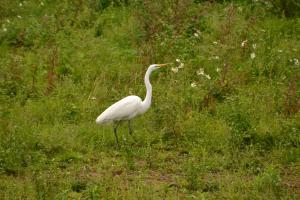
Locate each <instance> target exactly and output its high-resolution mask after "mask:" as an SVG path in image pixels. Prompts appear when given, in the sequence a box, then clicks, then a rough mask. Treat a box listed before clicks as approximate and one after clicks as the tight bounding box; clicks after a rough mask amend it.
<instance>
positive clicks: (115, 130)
mask: <svg viewBox="0 0 300 200" xmlns="http://www.w3.org/2000/svg"><path fill="white" fill-rule="evenodd" d="M118 126H119V124H118V123H116V124H115V126H114V134H115V137H116V141H117V144H118V146H120V145H119V140H118V135H117V129H118Z"/></svg>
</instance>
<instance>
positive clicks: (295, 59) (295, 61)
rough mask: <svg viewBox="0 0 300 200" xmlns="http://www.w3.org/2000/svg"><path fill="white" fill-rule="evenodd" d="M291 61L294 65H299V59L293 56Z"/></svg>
mask: <svg viewBox="0 0 300 200" xmlns="http://www.w3.org/2000/svg"><path fill="white" fill-rule="evenodd" d="M293 61H294V64H295V65H296V66H299V60H298V59H297V58H294V59H293Z"/></svg>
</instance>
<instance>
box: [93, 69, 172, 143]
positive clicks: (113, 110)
mask: <svg viewBox="0 0 300 200" xmlns="http://www.w3.org/2000/svg"><path fill="white" fill-rule="evenodd" d="M166 65H167V64H153V65H150V66H149V68H148V69H147V72H146V74H145V85H146V89H147V94H146V97H145V99H144V101H142V99H141V98H140V97H138V96H128V97H125V98H123V99H121V100H120V101H118V102H116V103H114V104H113V105H111V106H110V107H108V108H107V109H106V110H105V111H104V112H103V113H101V114H100V115H99V116H98V117H97V119H96V123H97V124H104V123H114V124H115V127H114V134H115V137H116V140H117V143H118V144H119V142H118V137H117V128H118V125H119V122H120V121H125V120H127V121H128V128H129V134H130V135H132V128H131V124H130V120H131V119H132V118H134V117H136V116H139V115H142V114H144V113H145V112H146V111H147V110H148V109H149V108H150V106H151V98H152V86H151V83H150V81H149V77H150V75H151V73H152V72H153V71H154V70H156V69H158V68H160V67H162V66H166Z"/></svg>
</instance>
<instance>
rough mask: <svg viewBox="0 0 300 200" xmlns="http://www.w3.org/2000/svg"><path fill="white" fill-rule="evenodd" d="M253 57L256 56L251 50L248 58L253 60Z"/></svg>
mask: <svg viewBox="0 0 300 200" xmlns="http://www.w3.org/2000/svg"><path fill="white" fill-rule="evenodd" d="M255 57H256V55H255V53H254V52H252V53H251V54H250V58H251V59H252V60H253V59H254V58H255Z"/></svg>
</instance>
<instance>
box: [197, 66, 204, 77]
mask: <svg viewBox="0 0 300 200" xmlns="http://www.w3.org/2000/svg"><path fill="white" fill-rule="evenodd" d="M196 73H197V75H198V76H200V75H204V69H203V68H200V69H198V70H197V71H196Z"/></svg>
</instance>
